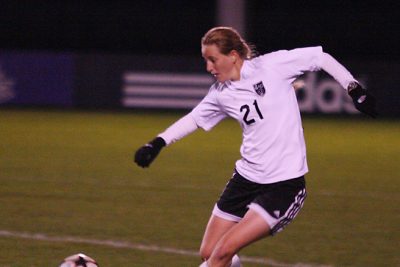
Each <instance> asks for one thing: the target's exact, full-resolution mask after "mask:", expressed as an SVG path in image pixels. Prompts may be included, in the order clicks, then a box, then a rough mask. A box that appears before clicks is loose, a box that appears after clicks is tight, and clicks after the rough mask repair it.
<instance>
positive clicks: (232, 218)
mask: <svg viewBox="0 0 400 267" xmlns="http://www.w3.org/2000/svg"><path fill="white" fill-rule="evenodd" d="M212 214H213V215H215V216H217V217H220V218H222V219H225V220H228V221H232V222H239V221H240V220H241V219H242V218H240V217H238V216H235V215H233V214H229V213H227V212H224V211H222V210H220V209H219V208H218V206H217V204H215V205H214V209H213V211H212Z"/></svg>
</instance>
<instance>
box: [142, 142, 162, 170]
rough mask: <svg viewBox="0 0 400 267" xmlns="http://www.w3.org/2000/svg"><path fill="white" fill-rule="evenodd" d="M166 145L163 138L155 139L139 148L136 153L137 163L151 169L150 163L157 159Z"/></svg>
mask: <svg viewBox="0 0 400 267" xmlns="http://www.w3.org/2000/svg"><path fill="white" fill-rule="evenodd" d="M165 145H166V143H165V141H164V139H162V138H161V137H156V138H154V139H153V140H152V141H151V142H149V143H148V144H145V145H144V146H142V147H141V148H139V149H138V150H137V151H136V153H135V162H136V164H137V165H139V166H140V167H142V168H146V167H149V165H150V163H152V162H153V160H154V159H155V158H156V157H157V155H158V153H160V151H161V149H162V148H163V147H164V146H165Z"/></svg>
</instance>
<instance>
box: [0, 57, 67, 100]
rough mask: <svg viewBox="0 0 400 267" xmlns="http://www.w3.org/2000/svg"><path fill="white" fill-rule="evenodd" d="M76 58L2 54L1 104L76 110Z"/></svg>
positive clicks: (0, 75)
mask: <svg viewBox="0 0 400 267" xmlns="http://www.w3.org/2000/svg"><path fill="white" fill-rule="evenodd" d="M73 63H74V62H73V56H72V55H71V54H67V53H48V52H46V53H45V52H21V51H19V52H10V51H7V52H4V51H0V104H10V105H33V106H36V105H39V106H43V105H45V106H72V104H73V101H72V92H73V75H74V73H73V68H74V64H73Z"/></svg>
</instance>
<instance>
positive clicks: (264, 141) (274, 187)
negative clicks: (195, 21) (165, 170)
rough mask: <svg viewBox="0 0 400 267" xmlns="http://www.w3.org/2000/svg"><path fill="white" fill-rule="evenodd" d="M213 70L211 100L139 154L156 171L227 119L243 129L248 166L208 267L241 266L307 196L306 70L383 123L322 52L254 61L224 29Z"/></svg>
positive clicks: (210, 246) (209, 233)
mask: <svg viewBox="0 0 400 267" xmlns="http://www.w3.org/2000/svg"><path fill="white" fill-rule="evenodd" d="M201 52H202V56H203V58H204V60H205V63H206V67H207V71H208V72H209V73H211V74H212V75H213V76H214V77H215V79H216V82H215V83H214V84H213V85H212V86H211V88H210V90H209V92H208V94H207V95H206V96H205V97H204V99H203V100H202V101H201V102H200V103H199V104H198V105H197V106H196V107H195V108H194V109H193V110H192V111H191V112H190V113H189V114H187V115H186V116H184V117H182V118H181V119H180V120H178V121H177V122H175V123H174V124H172V125H171V126H170V127H169V128H168V129H166V130H165V131H164V132H162V133H161V134H159V135H158V136H157V137H156V138H155V139H153V140H152V141H151V142H149V143H148V144H146V145H144V146H143V147H141V148H140V149H139V150H138V151H137V152H136V154H135V162H136V163H137V164H138V165H139V166H141V167H143V168H144V167H148V166H149V165H150V163H151V162H152V161H153V160H154V159H155V157H156V156H157V155H158V153H159V152H160V150H161V149H162V148H163V147H164V146H167V145H170V144H172V143H173V142H175V141H177V140H179V139H181V138H183V137H184V136H186V135H188V134H190V133H192V132H194V131H195V130H196V129H198V128H203V129H204V130H206V131H209V130H211V129H212V128H213V127H214V126H215V125H216V124H218V123H219V122H220V121H221V120H223V119H224V118H226V117H232V118H234V119H236V120H237V121H238V122H239V123H240V125H241V127H242V130H243V142H242V145H241V148H240V153H241V159H239V160H238V161H237V162H236V165H235V171H234V173H233V176H232V178H231V179H230V180H229V183H228V184H227V186H226V187H225V189H224V192H223V193H222V195H221V196H220V198H219V200H218V201H217V203H216V204H215V206H214V208H213V211H212V215H211V217H210V219H209V222H208V225H207V227H206V230H205V233H204V237H203V240H202V244H201V247H200V255H201V257H202V259H203V260H204V262H203V264H202V265H201V266H212V267H216V266H240V262H239V259H238V257H237V255H236V253H238V252H239V251H240V249H242V248H243V247H245V246H247V245H249V244H251V243H253V242H255V241H257V240H259V239H261V238H263V237H266V236H269V235H274V234H276V233H277V232H279V231H281V230H282V229H283V228H284V227H285V226H286V225H287V224H288V223H290V222H291V221H292V220H293V218H294V217H295V216H296V215H297V213H298V212H299V210H300V209H301V207H302V206H303V202H304V199H305V197H306V188H305V180H304V175H305V174H306V173H307V171H308V167H307V160H306V148H305V142H304V137H303V128H302V124H301V117H300V112H299V107H298V104H297V99H296V95H295V90H294V89H293V86H292V82H293V81H294V80H295V79H296V77H298V76H299V75H301V74H303V73H304V72H306V71H318V70H320V69H323V70H325V71H326V72H327V73H329V74H330V75H332V76H333V77H334V78H335V79H336V80H337V81H338V82H339V83H340V84H341V85H342V86H343V88H346V89H347V90H348V93H349V94H350V96H351V97H352V98H353V102H354V104H355V107H356V108H357V109H359V110H360V111H362V112H364V113H366V114H369V115H371V116H375V115H376V112H375V99H374V98H373V96H371V95H370V94H369V93H368V92H367V91H366V90H365V89H363V88H362V87H361V86H360V84H359V83H358V82H357V81H356V80H355V79H354V77H353V76H352V75H351V74H350V73H349V72H348V71H347V70H346V68H345V67H343V66H342V65H341V64H340V63H338V62H337V61H336V60H335V59H334V58H333V57H331V56H330V55H329V54H327V53H325V52H323V51H322V48H321V47H308V48H299V49H294V50H289V51H287V50H282V51H277V52H273V53H268V54H265V55H262V56H258V57H253V53H252V50H251V49H250V48H249V45H248V44H247V43H246V42H245V41H244V40H243V39H242V37H241V36H240V35H239V34H238V33H237V31H236V30H234V29H233V28H229V27H216V28H212V29H211V30H209V31H208V32H207V33H206V34H205V35H204V37H203V38H202V39H201Z"/></svg>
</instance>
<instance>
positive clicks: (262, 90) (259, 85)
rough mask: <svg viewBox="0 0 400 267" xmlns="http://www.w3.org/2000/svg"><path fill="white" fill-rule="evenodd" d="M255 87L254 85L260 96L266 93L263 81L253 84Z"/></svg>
mask: <svg viewBox="0 0 400 267" xmlns="http://www.w3.org/2000/svg"><path fill="white" fill-rule="evenodd" d="M253 87H254V90H255V91H256V93H257V94H258V95H259V96H263V95H265V87H264V84H263V83H262V82H259V83H256V84H253Z"/></svg>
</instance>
